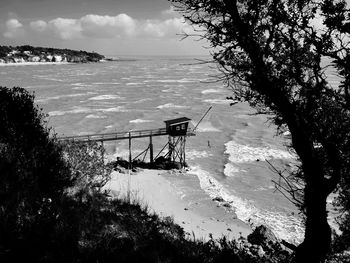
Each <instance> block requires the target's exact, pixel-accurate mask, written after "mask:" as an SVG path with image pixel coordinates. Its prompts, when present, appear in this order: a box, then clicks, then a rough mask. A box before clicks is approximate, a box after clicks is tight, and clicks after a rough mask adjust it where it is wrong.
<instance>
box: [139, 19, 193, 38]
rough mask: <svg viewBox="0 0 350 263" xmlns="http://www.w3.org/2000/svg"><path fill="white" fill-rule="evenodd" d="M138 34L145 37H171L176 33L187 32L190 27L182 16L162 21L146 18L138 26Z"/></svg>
mask: <svg viewBox="0 0 350 263" xmlns="http://www.w3.org/2000/svg"><path fill="white" fill-rule="evenodd" d="M140 29H141V30H140V34H141V35H143V36H147V37H157V38H163V37H167V38H171V37H176V35H177V34H181V33H183V32H189V31H190V30H191V27H190V26H189V25H188V24H186V23H185V22H184V20H183V19H182V18H171V19H167V20H164V21H158V20H146V21H145V22H144V23H143V24H142V26H141V27H140Z"/></svg>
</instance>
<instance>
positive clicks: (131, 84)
mask: <svg viewBox="0 0 350 263" xmlns="http://www.w3.org/2000/svg"><path fill="white" fill-rule="evenodd" d="M125 85H126V86H138V85H143V83H141V82H128V83H126V84H125Z"/></svg>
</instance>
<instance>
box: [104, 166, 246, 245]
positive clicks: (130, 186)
mask: <svg viewBox="0 0 350 263" xmlns="http://www.w3.org/2000/svg"><path fill="white" fill-rule="evenodd" d="M194 184H198V187H193V185H194ZM107 188H108V189H110V190H111V195H112V196H113V197H117V198H127V197H128V194H129V197H130V201H136V202H139V203H140V204H142V205H144V206H147V207H148V209H149V210H150V211H152V212H155V213H157V214H158V215H160V216H162V217H168V216H170V217H172V218H173V219H174V222H175V223H176V224H178V225H180V226H181V227H182V228H183V229H184V230H185V232H186V235H187V236H188V237H189V238H193V239H196V240H198V239H202V240H209V239H210V235H212V236H213V238H214V239H218V238H221V237H223V236H226V237H228V238H230V239H232V238H235V239H237V238H239V237H240V236H241V235H242V236H244V237H246V236H247V235H248V234H249V233H250V232H251V228H250V226H249V225H248V224H246V223H244V222H242V221H241V220H239V219H237V217H236V216H235V214H234V212H233V211H232V210H230V209H229V208H228V207H225V206H224V205H222V204H220V203H219V202H216V201H214V200H212V199H211V198H210V197H209V196H208V195H207V194H205V192H204V191H203V190H202V189H201V188H200V187H199V180H198V178H197V177H196V176H194V175H192V174H190V173H188V172H182V171H163V170H140V171H138V172H135V173H131V174H128V173H126V174H123V173H118V172H113V173H112V176H111V181H110V182H109V183H108V185H107ZM194 189H195V190H194Z"/></svg>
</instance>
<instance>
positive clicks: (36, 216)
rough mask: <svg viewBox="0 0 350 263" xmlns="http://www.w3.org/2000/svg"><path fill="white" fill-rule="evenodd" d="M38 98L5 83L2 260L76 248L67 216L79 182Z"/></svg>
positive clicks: (0, 112) (0, 115)
mask: <svg viewBox="0 0 350 263" xmlns="http://www.w3.org/2000/svg"><path fill="white" fill-rule="evenodd" d="M33 100H34V96H33V95H31V94H29V93H28V92H27V91H25V90H24V89H21V88H13V89H7V88H4V87H0V123H1V125H2V127H1V129H0V177H1V184H0V257H1V258H2V259H4V258H7V257H8V258H11V257H12V258H13V257H17V256H24V257H28V258H29V259H36V260H39V261H40V260H44V259H48V258H52V257H54V256H55V257H57V259H59V258H64V257H65V256H67V255H66V254H65V253H68V254H69V253H71V252H72V251H74V238H75V237H74V231H72V230H71V226H70V222H68V221H67V220H68V218H65V217H64V215H63V214H62V213H63V210H62V209H63V207H64V206H67V205H68V203H67V200H66V198H65V193H64V191H65V189H66V188H67V187H70V186H72V184H73V181H72V178H71V176H70V173H69V170H68V167H67V166H66V164H65V162H64V160H63V156H62V153H61V149H60V147H58V146H57V144H55V142H54V141H53V140H52V139H50V138H49V129H48V128H46V124H45V122H44V121H43V117H44V115H43V114H42V113H41V110H40V109H38V108H37V107H34V106H33ZM67 208H69V206H68V207H67ZM67 208H66V209H67ZM54 237H55V238H54ZM57 248H61V249H62V253H61V254H59V253H58V251H57ZM55 253H57V254H55ZM1 261H2V260H1Z"/></svg>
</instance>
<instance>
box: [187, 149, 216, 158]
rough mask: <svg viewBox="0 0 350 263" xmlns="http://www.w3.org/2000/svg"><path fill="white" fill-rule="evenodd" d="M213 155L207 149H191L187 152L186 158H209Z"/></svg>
mask: <svg viewBox="0 0 350 263" xmlns="http://www.w3.org/2000/svg"><path fill="white" fill-rule="evenodd" d="M210 156H213V155H212V154H211V153H208V152H207V151H197V150H190V151H187V152H186V158H187V159H188V160H194V159H198V158H207V157H210Z"/></svg>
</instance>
